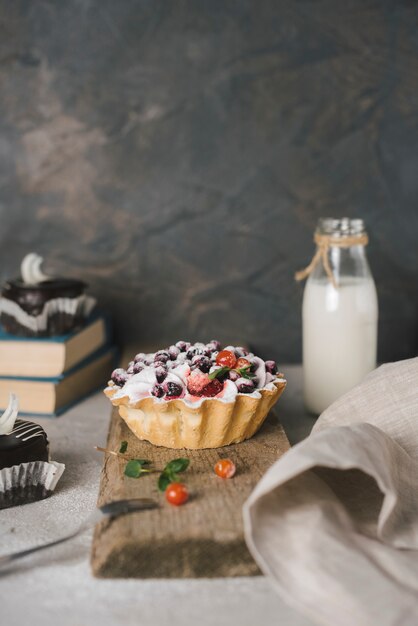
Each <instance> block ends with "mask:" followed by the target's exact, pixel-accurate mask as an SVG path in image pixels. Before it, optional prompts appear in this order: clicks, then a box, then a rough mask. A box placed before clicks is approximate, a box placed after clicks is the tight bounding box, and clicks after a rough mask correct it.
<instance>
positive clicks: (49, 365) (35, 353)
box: [0, 314, 111, 378]
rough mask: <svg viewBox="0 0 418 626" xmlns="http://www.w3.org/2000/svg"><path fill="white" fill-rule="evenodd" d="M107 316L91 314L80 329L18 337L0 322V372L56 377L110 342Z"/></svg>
mask: <svg viewBox="0 0 418 626" xmlns="http://www.w3.org/2000/svg"><path fill="white" fill-rule="evenodd" d="M110 334H111V331H110V324H109V320H108V319H107V318H106V317H105V316H103V315H100V314H96V315H94V316H92V317H91V318H90V319H89V321H88V322H87V324H86V326H85V327H84V328H82V329H81V330H78V331H75V332H74V333H70V334H68V335H62V336H58V337H42V338H36V337H35V338H33V337H17V336H16V335H10V334H9V333H6V332H5V331H4V330H2V328H1V326H0V376H23V377H25V376H26V377H31V378H32V377H37V378H48V377H49V378H55V377H57V376H60V375H61V374H64V373H66V372H69V371H70V370H72V369H73V368H74V367H76V366H77V365H78V364H80V363H82V362H83V361H84V360H85V359H86V358H87V357H89V356H90V355H91V354H93V353H95V352H96V351H97V350H99V349H100V348H102V347H103V346H105V345H107V344H109V343H110V340H111V337H110Z"/></svg>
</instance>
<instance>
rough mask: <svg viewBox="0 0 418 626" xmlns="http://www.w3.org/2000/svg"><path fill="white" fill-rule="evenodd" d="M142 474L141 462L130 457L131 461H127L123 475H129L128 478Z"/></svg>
mask: <svg viewBox="0 0 418 626" xmlns="http://www.w3.org/2000/svg"><path fill="white" fill-rule="evenodd" d="M141 474H142V464H141V463H139V462H138V461H137V460H136V459H132V461H128V462H127V464H126V465H125V476H129V478H139V477H140V476H141Z"/></svg>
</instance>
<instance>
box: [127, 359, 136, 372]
mask: <svg viewBox="0 0 418 626" xmlns="http://www.w3.org/2000/svg"><path fill="white" fill-rule="evenodd" d="M134 365H135V362H134V361H129V365H128V367H127V368H126V372H127V373H128V374H133V373H134Z"/></svg>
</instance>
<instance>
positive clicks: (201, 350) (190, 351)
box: [187, 346, 207, 361]
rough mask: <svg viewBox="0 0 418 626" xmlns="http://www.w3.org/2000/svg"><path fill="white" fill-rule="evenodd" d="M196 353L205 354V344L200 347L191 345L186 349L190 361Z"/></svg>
mask: <svg viewBox="0 0 418 626" xmlns="http://www.w3.org/2000/svg"><path fill="white" fill-rule="evenodd" d="M197 355H203V356H207V352H206V348H205V346H203V348H202V347H200V346H198V347H196V346H192V347H191V348H189V349H188V350H187V358H188V359H189V360H190V361H191V360H192V359H193V357H194V356H197Z"/></svg>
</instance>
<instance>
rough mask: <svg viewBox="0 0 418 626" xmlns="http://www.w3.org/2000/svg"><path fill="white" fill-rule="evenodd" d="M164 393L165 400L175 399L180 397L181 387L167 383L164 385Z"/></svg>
mask: <svg viewBox="0 0 418 626" xmlns="http://www.w3.org/2000/svg"><path fill="white" fill-rule="evenodd" d="M165 392H166V395H167V398H177V397H178V396H181V394H182V392H183V387H182V386H181V385H179V384H177V383H172V382H169V383H166V384H165Z"/></svg>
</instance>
